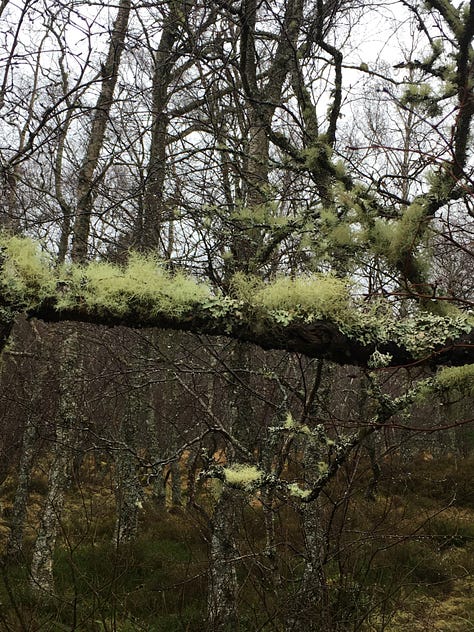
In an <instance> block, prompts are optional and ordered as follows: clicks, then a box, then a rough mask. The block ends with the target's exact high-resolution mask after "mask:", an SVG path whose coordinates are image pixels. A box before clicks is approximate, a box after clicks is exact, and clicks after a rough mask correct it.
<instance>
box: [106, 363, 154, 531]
mask: <svg viewBox="0 0 474 632" xmlns="http://www.w3.org/2000/svg"><path fill="white" fill-rule="evenodd" d="M145 362H146V358H143V357H138V358H137V360H136V362H134V363H132V364H130V367H129V368H130V369H131V370H132V371H133V373H134V376H135V377H134V379H133V381H132V384H131V389H130V392H129V395H128V403H127V407H126V410H125V411H124V415H123V417H122V419H121V420H120V426H119V437H118V439H119V441H118V444H117V449H116V450H115V451H114V459H115V502H116V518H115V530H114V541H115V542H116V543H117V544H123V543H125V542H131V541H133V540H135V539H136V537H137V533H138V517H139V513H140V510H141V509H142V506H143V500H144V495H143V488H142V485H141V483H140V479H139V475H138V465H139V461H138V445H137V443H138V442H137V439H138V436H139V434H138V426H139V424H140V423H141V420H142V419H143V401H142V398H143V396H144V395H145V393H144V392H143V384H144V382H145V375H144V371H143V364H144V363H145ZM145 418H146V417H145Z"/></svg>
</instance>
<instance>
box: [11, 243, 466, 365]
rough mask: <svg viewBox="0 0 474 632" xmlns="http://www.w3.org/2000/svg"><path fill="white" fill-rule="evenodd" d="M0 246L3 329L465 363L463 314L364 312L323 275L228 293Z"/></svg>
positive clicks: (349, 358) (354, 360)
mask: <svg viewBox="0 0 474 632" xmlns="http://www.w3.org/2000/svg"><path fill="white" fill-rule="evenodd" d="M0 249H1V269H0V289H1V294H2V296H1V305H2V308H3V311H2V312H0V321H1V323H3V324H4V327H5V331H6V332H7V330H8V327H9V326H10V324H11V320H12V314H14V313H17V314H20V313H24V314H26V315H27V316H29V317H36V318H40V319H42V320H45V321H54V322H57V321H63V320H64V321H67V320H68V321H81V322H88V323H95V324H98V325H105V326H108V327H113V326H127V327H133V328H141V327H159V328H165V329H175V330H182V331H190V332H194V333H201V334H207V335H223V336H229V337H232V338H234V339H237V340H240V341H242V342H251V343H254V344H257V345H259V346H260V347H262V348H264V349H280V350H286V351H294V352H298V353H302V354H304V355H306V356H309V357H321V358H325V359H328V360H331V361H334V362H337V363H339V364H348V365H349V364H352V365H360V366H368V367H371V368H382V367H388V366H399V365H406V364H414V363H416V364H423V363H424V364H426V363H431V364H433V365H448V364H452V365H464V364H470V363H473V362H474V332H473V329H474V326H473V319H472V318H471V317H469V316H466V315H463V314H455V315H453V316H446V317H443V316H436V315H433V314H427V313H422V312H420V313H419V314H418V315H415V316H413V317H411V318H407V319H404V320H397V319H396V318H395V317H393V316H391V315H390V313H387V310H385V311H382V310H381V308H380V306H378V308H377V309H374V311H373V312H367V311H363V308H362V306H361V307H360V308H359V307H358V306H357V303H356V302H355V301H354V299H353V298H352V297H351V294H350V287H349V286H348V284H347V283H346V282H344V281H342V280H341V279H337V278H335V277H333V276H331V275H326V276H307V277H301V278H298V279H289V278H286V277H284V278H280V279H277V280H276V281H275V282H274V283H271V284H263V283H261V282H260V281H258V280H256V279H248V278H245V277H240V278H236V280H235V283H234V287H233V295H232V296H228V295H223V294H217V295H216V294H213V293H212V291H211V289H210V288H208V287H207V286H206V285H204V284H202V283H198V282H196V281H195V280H194V279H192V278H191V277H188V276H186V275H184V274H182V273H178V274H171V273H169V272H168V271H166V270H165V269H164V267H163V266H162V265H161V264H160V262H158V261H157V260H156V259H154V258H152V257H143V256H138V255H133V256H131V257H130V260H129V262H128V264H127V266H124V267H119V266H112V265H110V264H105V263H91V264H90V265H88V266H69V267H66V268H62V269H55V268H54V267H53V266H52V265H51V264H50V262H49V261H48V259H47V258H45V257H44V256H43V255H41V253H40V252H39V250H38V247H37V246H36V245H35V244H34V243H33V242H31V241H30V240H27V239H22V238H18V237H14V238H6V237H3V238H1V239H0ZM1 323H0V324H1ZM5 339H6V338H5Z"/></svg>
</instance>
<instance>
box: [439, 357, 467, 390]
mask: <svg viewBox="0 0 474 632" xmlns="http://www.w3.org/2000/svg"><path fill="white" fill-rule="evenodd" d="M435 386H436V388H437V390H440V391H457V392H459V393H461V394H462V395H465V396H468V395H474V364H465V365H464V366H450V367H445V368H444V369H441V371H439V372H438V373H437V374H436V378H435Z"/></svg>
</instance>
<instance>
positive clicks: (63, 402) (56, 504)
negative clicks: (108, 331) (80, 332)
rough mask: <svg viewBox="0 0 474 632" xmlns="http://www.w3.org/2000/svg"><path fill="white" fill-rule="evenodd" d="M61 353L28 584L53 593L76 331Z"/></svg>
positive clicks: (68, 456) (74, 412) (70, 433)
mask: <svg viewBox="0 0 474 632" xmlns="http://www.w3.org/2000/svg"><path fill="white" fill-rule="evenodd" d="M61 355H62V357H61V361H60V369H59V420H58V423H57V427H56V441H55V444H54V447H53V460H52V463H51V467H50V470H49V479H48V491H47V494H46V500H45V504H44V507H43V513H42V516H41V521H40V526H39V530H38V535H37V538H36V542H35V545H34V549H33V558H32V563H31V578H30V581H31V587H32V589H33V591H34V592H36V593H41V594H43V593H45V594H54V577H53V556H54V550H55V546H56V539H57V535H58V530H59V525H60V521H61V515H62V510H63V506H64V495H65V491H66V488H67V485H68V482H69V481H70V478H71V463H72V457H73V454H74V447H75V439H76V437H77V428H78V427H79V426H80V414H79V410H78V401H77V385H78V384H79V379H80V365H79V362H78V337H77V333H76V332H73V333H69V335H67V336H66V338H65V340H64V342H63V345H62V351H61Z"/></svg>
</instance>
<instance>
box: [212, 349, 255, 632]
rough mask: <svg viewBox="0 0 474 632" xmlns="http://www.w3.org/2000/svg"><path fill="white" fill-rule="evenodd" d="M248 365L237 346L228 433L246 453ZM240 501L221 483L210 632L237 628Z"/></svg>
mask: <svg viewBox="0 0 474 632" xmlns="http://www.w3.org/2000/svg"><path fill="white" fill-rule="evenodd" d="M250 366H251V348H250V347H249V346H248V345H244V344H237V345H236V346H235V348H234V353H233V355H232V358H231V367H232V369H233V370H234V371H239V372H241V376H240V379H241V381H240V382H239V381H238V380H234V384H233V392H232V395H231V399H230V407H231V410H230V416H231V419H232V424H231V428H230V432H231V433H232V435H233V436H234V437H235V438H236V439H237V441H238V442H239V443H240V444H241V445H242V446H244V447H245V448H246V449H247V450H249V451H251V450H252V433H251V420H252V418H253V415H252V402H251V399H250V397H249V390H248V388H247V385H248V383H249V371H250ZM226 457H227V463H228V464H232V462H233V461H234V459H235V458H239V459H241V455H238V456H237V457H236V455H235V449H234V448H231V447H228V449H227V453H226ZM243 502H244V498H243V497H242V492H241V491H239V490H237V489H235V488H233V487H230V486H228V485H227V484H226V483H224V484H223V489H222V493H221V495H220V497H219V500H218V501H217V504H216V507H215V509H214V515H213V518H212V537H211V552H210V581H209V589H208V618H209V625H210V629H211V630H213V632H224V631H227V630H229V631H230V630H237V629H238V620H239V619H238V604H237V594H238V583H237V567H236V563H237V557H238V551H237V546H236V538H237V534H238V531H239V522H238V521H239V515H240V512H239V511H238V510H239V508H241V507H242V504H243Z"/></svg>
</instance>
